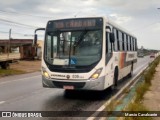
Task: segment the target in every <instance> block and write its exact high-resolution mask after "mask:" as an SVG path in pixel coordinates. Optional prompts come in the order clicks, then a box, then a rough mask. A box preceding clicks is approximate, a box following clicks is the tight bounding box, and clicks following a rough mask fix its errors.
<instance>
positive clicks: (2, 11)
mask: <svg viewBox="0 0 160 120" xmlns="http://www.w3.org/2000/svg"><path fill="white" fill-rule="evenodd" d="M0 12H1V13H7V14H18V15H23V16H24V15H25V16H31V17H40V18H52V17H50V16H39V15H33V14H28V13H21V12H13V11H5V10H0Z"/></svg>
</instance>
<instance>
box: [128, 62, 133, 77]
mask: <svg viewBox="0 0 160 120" xmlns="http://www.w3.org/2000/svg"><path fill="white" fill-rule="evenodd" d="M132 76H133V63H132V66H131V70H130V73H129V74H128V77H129V78H131V77H132Z"/></svg>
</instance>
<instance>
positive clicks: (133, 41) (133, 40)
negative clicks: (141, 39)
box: [132, 38, 135, 51]
mask: <svg viewBox="0 0 160 120" xmlns="http://www.w3.org/2000/svg"><path fill="white" fill-rule="evenodd" d="M132 43H133V51H135V39H134V38H133V39H132Z"/></svg>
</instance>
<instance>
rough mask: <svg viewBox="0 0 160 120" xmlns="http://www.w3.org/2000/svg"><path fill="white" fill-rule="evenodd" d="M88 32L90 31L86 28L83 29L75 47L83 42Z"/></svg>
mask: <svg viewBox="0 0 160 120" xmlns="http://www.w3.org/2000/svg"><path fill="white" fill-rule="evenodd" d="M87 32H88V31H87V30H85V31H83V32H82V33H81V34H80V35H79V37H78V41H75V44H74V47H77V46H78V45H79V44H80V43H81V42H82V40H83V38H84V35H85V34H87Z"/></svg>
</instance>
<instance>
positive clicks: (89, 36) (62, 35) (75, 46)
mask: <svg viewBox="0 0 160 120" xmlns="http://www.w3.org/2000/svg"><path fill="white" fill-rule="evenodd" d="M44 51H45V54H44V57H45V60H46V61H47V62H48V63H49V64H51V65H59V66H68V67H72V66H89V65H92V64H95V63H97V62H98V61H99V60H100V59H101V55H102V30H101V29H99V30H86V29H85V30H79V31H51V32H47V33H46V40H45V49H44Z"/></svg>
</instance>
